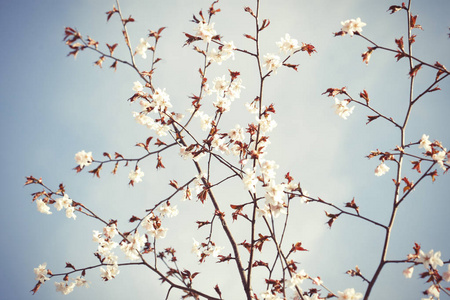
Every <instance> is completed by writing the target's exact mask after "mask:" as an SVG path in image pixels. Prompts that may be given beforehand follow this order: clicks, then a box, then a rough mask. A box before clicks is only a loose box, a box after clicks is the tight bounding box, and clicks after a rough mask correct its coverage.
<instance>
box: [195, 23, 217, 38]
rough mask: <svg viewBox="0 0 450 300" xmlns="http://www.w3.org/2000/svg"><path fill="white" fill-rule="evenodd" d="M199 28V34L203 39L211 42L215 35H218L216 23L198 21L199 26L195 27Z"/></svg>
mask: <svg viewBox="0 0 450 300" xmlns="http://www.w3.org/2000/svg"><path fill="white" fill-rule="evenodd" d="M195 29H196V30H197V33H196V34H197V36H199V37H201V38H202V40H203V41H205V42H207V43H209V42H211V39H212V38H213V36H215V35H216V31H215V30H214V23H210V24H206V23H205V22H200V23H198V27H197V28H195Z"/></svg>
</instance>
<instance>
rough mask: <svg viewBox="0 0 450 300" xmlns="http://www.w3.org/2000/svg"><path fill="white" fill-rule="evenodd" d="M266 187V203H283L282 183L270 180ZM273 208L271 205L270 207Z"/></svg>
mask: <svg viewBox="0 0 450 300" xmlns="http://www.w3.org/2000/svg"><path fill="white" fill-rule="evenodd" d="M265 189H266V194H265V197H266V204H270V205H279V204H284V200H283V197H284V184H275V183H274V182H273V181H270V182H269V184H267V186H266V187H265ZM271 208H272V209H273V207H271Z"/></svg>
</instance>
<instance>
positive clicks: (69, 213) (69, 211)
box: [66, 206, 77, 220]
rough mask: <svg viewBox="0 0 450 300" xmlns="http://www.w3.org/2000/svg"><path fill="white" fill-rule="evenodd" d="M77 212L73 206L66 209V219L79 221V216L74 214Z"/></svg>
mask: <svg viewBox="0 0 450 300" xmlns="http://www.w3.org/2000/svg"><path fill="white" fill-rule="evenodd" d="M74 211H75V207H73V206H69V207H68V208H66V217H68V218H69V219H70V218H73V219H74V220H76V219H77V216H76V215H75V214H74Z"/></svg>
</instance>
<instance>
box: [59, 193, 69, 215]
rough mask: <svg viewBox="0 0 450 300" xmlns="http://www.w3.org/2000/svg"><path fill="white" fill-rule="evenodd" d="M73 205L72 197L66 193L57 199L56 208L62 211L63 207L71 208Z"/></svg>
mask: <svg viewBox="0 0 450 300" xmlns="http://www.w3.org/2000/svg"><path fill="white" fill-rule="evenodd" d="M71 205H72V199H70V198H69V195H67V194H66V193H64V196H63V197H62V198H58V199H56V202H55V208H56V210H57V211H60V210H61V209H63V208H69V207H70V206H71Z"/></svg>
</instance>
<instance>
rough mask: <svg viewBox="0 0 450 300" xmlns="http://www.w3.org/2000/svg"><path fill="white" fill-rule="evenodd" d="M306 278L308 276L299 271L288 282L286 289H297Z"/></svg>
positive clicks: (303, 271)
mask: <svg viewBox="0 0 450 300" xmlns="http://www.w3.org/2000/svg"><path fill="white" fill-rule="evenodd" d="M306 278H308V274H306V272H305V270H300V271H299V272H297V273H295V274H293V275H292V277H291V279H289V280H288V282H287V284H288V287H289V288H291V289H295V287H298V286H299V285H300V284H301V283H302V282H303V280H305V279H306Z"/></svg>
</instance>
